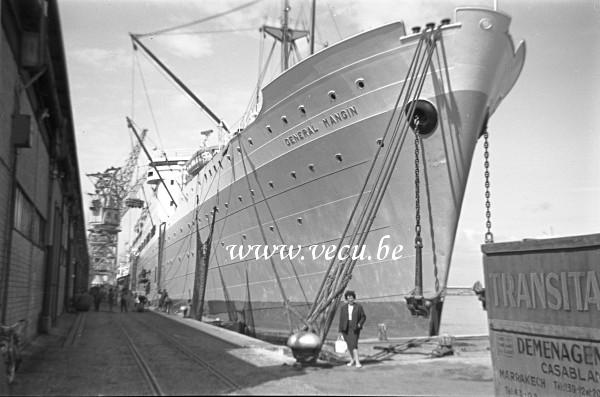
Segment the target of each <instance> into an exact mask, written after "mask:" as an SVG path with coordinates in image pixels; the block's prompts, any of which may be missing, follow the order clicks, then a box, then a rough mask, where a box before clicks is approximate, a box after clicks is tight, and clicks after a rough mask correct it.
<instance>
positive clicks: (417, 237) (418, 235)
mask: <svg viewBox="0 0 600 397" xmlns="http://www.w3.org/2000/svg"><path fill="white" fill-rule="evenodd" d="M414 122H415V247H417V246H419V247H423V240H422V239H421V194H420V180H419V146H420V141H419V117H418V116H415V118H414Z"/></svg>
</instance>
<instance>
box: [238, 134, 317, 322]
mask: <svg viewBox="0 0 600 397" xmlns="http://www.w3.org/2000/svg"><path fill="white" fill-rule="evenodd" d="M240 150H241V154H240V159H241V161H242V166H243V167H244V174H245V179H246V182H247V184H248V190H250V191H252V189H251V185H250V178H249V177H248V170H247V168H246V162H245V161H244V157H246V158H248V154H247V153H246V151H245V148H244V145H242V144H240ZM248 160H249V158H248ZM253 168H254V166H253ZM254 174H255V177H256V171H254ZM259 186H260V184H259ZM250 197H251V199H252V208H253V209H254V214H255V215H256V221H257V224H258V229H259V230H260V234H261V236H262V239H263V243H264V245H265V247H267V246H268V245H267V236H266V235H265V231H264V229H263V226H262V222H261V219H260V215H259V214H258V209H257V208H256V202H255V200H254V195H253V194H250ZM263 197H264V195H263ZM282 242H283V240H282ZM269 261H270V262H271V267H272V268H273V273H274V275H275V279H276V281H277V285H278V286H279V291H280V293H281V297H282V300H283V305H284V308H285V309H287V311H286V314H287V319H288V325H289V329H290V331H293V325H292V319H291V316H290V313H293V314H294V315H296V317H297V318H298V319H300V320H301V321H302V322H304V323H305V325H306V326H308V323H306V320H305V319H304V317H303V316H302V315H301V314H300V313H298V311H297V310H296V309H294V307H293V306H292V305H291V304H290V301H289V299H288V298H287V295H286V293H285V290H284V288H283V284H282V282H281V277H280V276H279V273H278V272H277V267H276V266H275V261H274V260H273V257H272V256H271V257H270V258H269ZM290 266H291V268H292V270H293V272H294V275H295V276H296V280H298V283H299V285H300V289H301V290H302V293H303V295H304V298H305V299H307V298H306V294H305V293H304V289H303V288H302V284H301V283H300V278H299V276H298V273H297V272H296V269H295V268H294V266H293V264H292V263H291V260H290Z"/></svg>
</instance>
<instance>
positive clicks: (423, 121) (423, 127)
mask: <svg viewBox="0 0 600 397" xmlns="http://www.w3.org/2000/svg"><path fill="white" fill-rule="evenodd" d="M412 104H413V102H410V103H409V104H407V105H406V108H405V109H404V113H405V114H406V115H407V116H408V114H409V113H410V108H411V106H412ZM416 117H418V118H419V133H420V134H421V135H427V134H429V133H431V132H432V131H433V130H435V128H436V127H437V124H438V113H437V110H436V109H435V106H433V104H432V103H431V102H429V101H426V100H424V99H417V101H416V103H415V111H414V114H413V117H412V120H410V128H412V129H413V130H414V129H415V128H416V127H417V126H416V124H415V118H416Z"/></svg>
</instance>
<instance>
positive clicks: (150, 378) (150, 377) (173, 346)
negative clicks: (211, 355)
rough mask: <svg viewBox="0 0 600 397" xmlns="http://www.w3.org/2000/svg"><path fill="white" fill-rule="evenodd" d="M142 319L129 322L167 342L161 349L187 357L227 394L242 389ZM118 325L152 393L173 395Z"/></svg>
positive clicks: (126, 333) (174, 339) (130, 317)
mask: <svg viewBox="0 0 600 397" xmlns="http://www.w3.org/2000/svg"><path fill="white" fill-rule="evenodd" d="M140 317H142V316H140ZM140 317H137V316H129V317H128V321H132V322H135V323H136V324H137V325H140V326H143V327H144V328H146V329H147V330H149V331H150V333H148V334H146V333H142V334H143V335H152V336H158V338H160V339H162V340H163V341H164V342H165V343H162V344H161V347H163V348H168V349H170V350H171V351H176V352H177V353H178V354H181V353H182V354H183V355H184V356H185V357H187V358H188V359H189V361H190V362H192V363H194V364H196V365H198V366H200V367H202V368H203V369H204V370H205V371H207V372H208V373H209V374H210V375H211V376H212V377H213V378H215V379H217V380H218V382H219V383H221V384H222V385H223V386H225V387H226V388H227V392H232V391H235V390H239V389H241V388H242V387H241V386H240V385H239V384H238V383H237V382H236V381H235V380H233V379H232V378H231V377H229V376H228V375H227V374H225V373H223V372H222V371H219V370H218V369H216V368H214V366H213V365H211V363H210V362H209V361H207V360H205V359H203V358H202V357H201V356H200V355H198V354H197V353H194V352H193V351H192V349H191V348H190V347H189V346H186V345H184V344H183V343H181V342H180V341H178V340H177V339H176V338H174V337H172V336H171V335H169V334H167V333H166V332H165V331H163V330H161V329H160V328H159V327H152V326H151V325H149V324H148V323H147V322H146V321H143V320H142V319H141V318H140ZM117 323H118V324H119V328H120V329H121V331H122V333H123V334H124V335H125V338H126V340H127V344H128V346H129V349H130V350H131V352H132V355H133V357H134V359H135V361H136V363H137V365H138V367H139V369H140V371H141V373H142V375H143V377H144V379H145V381H146V383H147V385H148V387H149V389H150V391H151V393H152V394H153V395H156V396H164V395H169V394H171V393H170V392H166V393H165V391H163V390H165V388H164V387H163V386H161V382H160V381H159V377H160V375H161V374H157V375H159V376H157V375H155V373H154V371H153V370H152V368H151V366H150V365H149V363H148V359H147V358H144V356H143V355H142V353H141V352H140V349H139V348H138V346H136V342H135V341H134V340H133V338H132V337H131V335H130V334H129V333H128V332H127V329H126V327H125V326H124V324H123V320H118V321H117ZM163 376H164V375H163Z"/></svg>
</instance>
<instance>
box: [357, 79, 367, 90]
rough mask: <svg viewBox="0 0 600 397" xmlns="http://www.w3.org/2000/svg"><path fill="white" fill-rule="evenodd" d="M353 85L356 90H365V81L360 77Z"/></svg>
mask: <svg viewBox="0 0 600 397" xmlns="http://www.w3.org/2000/svg"><path fill="white" fill-rule="evenodd" d="M355 84H356V86H357V87H358V88H360V89H361V90H362V89H363V88H365V79H363V78H362V77H361V78H360V79H356V81H355Z"/></svg>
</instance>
